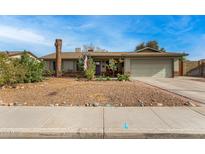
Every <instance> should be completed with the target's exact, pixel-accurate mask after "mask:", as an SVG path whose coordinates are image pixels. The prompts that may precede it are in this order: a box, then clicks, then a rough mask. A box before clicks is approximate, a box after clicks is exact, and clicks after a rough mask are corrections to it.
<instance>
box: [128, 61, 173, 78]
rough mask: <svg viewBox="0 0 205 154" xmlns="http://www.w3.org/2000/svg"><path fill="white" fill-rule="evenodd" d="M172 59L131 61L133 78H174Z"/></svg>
mask: <svg viewBox="0 0 205 154" xmlns="http://www.w3.org/2000/svg"><path fill="white" fill-rule="evenodd" d="M172 68H173V62H172V60H171V59H130V73H131V76H132V77H172V76H173V74H172V73H173V71H172Z"/></svg>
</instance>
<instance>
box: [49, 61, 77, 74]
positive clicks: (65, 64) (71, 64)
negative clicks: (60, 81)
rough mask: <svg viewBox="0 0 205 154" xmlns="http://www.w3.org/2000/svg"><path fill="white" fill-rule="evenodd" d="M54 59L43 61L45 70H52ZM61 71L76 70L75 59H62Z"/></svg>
mask: <svg viewBox="0 0 205 154" xmlns="http://www.w3.org/2000/svg"><path fill="white" fill-rule="evenodd" d="M54 62H55V60H48V61H45V64H46V70H51V71H55V70H54V67H55V66H54V65H55V63H54ZM61 67H62V71H63V72H65V73H67V72H76V71H77V61H76V60H62V66H61Z"/></svg>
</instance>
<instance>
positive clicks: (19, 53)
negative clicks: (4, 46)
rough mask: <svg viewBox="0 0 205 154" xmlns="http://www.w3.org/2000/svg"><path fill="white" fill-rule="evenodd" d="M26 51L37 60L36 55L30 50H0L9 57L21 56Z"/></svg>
mask: <svg viewBox="0 0 205 154" xmlns="http://www.w3.org/2000/svg"><path fill="white" fill-rule="evenodd" d="M25 52H26V53H27V54H28V55H29V56H30V57H32V58H34V59H36V60H39V59H38V57H37V56H36V55H34V54H33V53H31V52H30V51H0V53H3V54H7V55H8V56H9V57H10V58H21V56H22V55H23V54H24V53H25Z"/></svg>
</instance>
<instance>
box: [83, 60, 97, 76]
mask: <svg viewBox="0 0 205 154" xmlns="http://www.w3.org/2000/svg"><path fill="white" fill-rule="evenodd" d="M85 76H86V78H87V79H88V80H92V79H94V77H95V63H94V61H93V59H92V58H89V59H88V66H87V69H86V70H85Z"/></svg>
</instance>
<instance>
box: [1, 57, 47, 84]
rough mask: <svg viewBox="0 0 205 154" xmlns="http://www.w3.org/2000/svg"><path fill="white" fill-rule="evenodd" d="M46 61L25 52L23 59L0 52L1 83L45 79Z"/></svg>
mask: <svg viewBox="0 0 205 154" xmlns="http://www.w3.org/2000/svg"><path fill="white" fill-rule="evenodd" d="M43 72H44V63H43V62H40V61H37V60H35V59H33V58H31V57H30V56H29V55H27V54H26V53H24V54H23V55H22V57H21V59H12V58H9V57H8V56H7V55H6V54H0V85H4V84H8V85H11V84H15V83H25V82H38V81H42V80H43Z"/></svg>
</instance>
